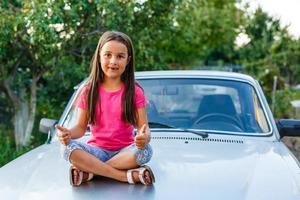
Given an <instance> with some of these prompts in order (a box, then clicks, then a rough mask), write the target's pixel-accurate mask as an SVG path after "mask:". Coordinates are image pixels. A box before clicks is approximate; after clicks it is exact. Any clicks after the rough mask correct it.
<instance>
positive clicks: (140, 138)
mask: <svg viewBox="0 0 300 200" xmlns="http://www.w3.org/2000/svg"><path fill="white" fill-rule="evenodd" d="M146 127H147V126H146V124H144V125H143V126H142V128H141V129H140V130H139V131H138V133H137V134H136V136H135V138H134V142H135V146H136V147H137V148H138V149H144V148H145V146H146V144H147V143H148V141H149V135H147V133H146Z"/></svg>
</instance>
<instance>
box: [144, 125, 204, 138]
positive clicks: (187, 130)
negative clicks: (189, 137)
mask: <svg viewBox="0 0 300 200" xmlns="http://www.w3.org/2000/svg"><path fill="white" fill-rule="evenodd" d="M148 124H149V126H150V127H151V126H152V127H151V128H172V129H176V130H175V131H180V132H189V133H194V134H196V135H199V136H201V137H202V138H207V137H208V133H205V132H203V131H196V130H192V129H186V128H178V127H175V126H172V125H169V124H164V123H161V122H148ZM153 126H154V127H153Z"/></svg>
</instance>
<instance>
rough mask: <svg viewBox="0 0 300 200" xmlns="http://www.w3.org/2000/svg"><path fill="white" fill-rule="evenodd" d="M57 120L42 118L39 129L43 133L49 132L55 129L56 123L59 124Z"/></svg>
mask: <svg viewBox="0 0 300 200" xmlns="http://www.w3.org/2000/svg"><path fill="white" fill-rule="evenodd" d="M57 122H58V121H57V120H54V119H47V118H42V119H41V121H40V127H39V131H40V132H42V133H46V134H48V133H49V131H50V130H51V131H52V129H54V126H55V124H57Z"/></svg>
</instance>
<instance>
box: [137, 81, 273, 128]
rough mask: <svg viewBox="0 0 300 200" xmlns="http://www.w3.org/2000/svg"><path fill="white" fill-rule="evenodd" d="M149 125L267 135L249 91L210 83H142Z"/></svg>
mask: <svg viewBox="0 0 300 200" xmlns="http://www.w3.org/2000/svg"><path fill="white" fill-rule="evenodd" d="M139 83H140V84H141V85H142V87H143V89H144V91H145V94H146V97H147V99H148V105H147V112H148V120H149V122H160V123H162V124H167V125H170V126H173V127H181V128H188V129H201V130H216V131H229V132H239V133H244V132H245V133H267V132H269V125H268V123H267V120H266V117H265V113H264V111H263V109H262V106H261V104H260V101H259V99H258V96H257V95H256V92H255V90H254V89H253V87H252V86H251V85H250V84H248V83H244V82H239V81H230V80H212V79H182V78H181V79H179V78H177V79H147V80H146V79H142V80H139Z"/></svg>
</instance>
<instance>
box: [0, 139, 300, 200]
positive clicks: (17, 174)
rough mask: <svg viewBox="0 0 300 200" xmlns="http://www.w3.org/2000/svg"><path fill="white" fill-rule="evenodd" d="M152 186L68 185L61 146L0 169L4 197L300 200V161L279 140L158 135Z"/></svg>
mask: <svg viewBox="0 0 300 200" xmlns="http://www.w3.org/2000/svg"><path fill="white" fill-rule="evenodd" d="M151 144H152V147H153V149H154V155H153V158H152V160H151V162H150V163H148V165H149V166H151V168H152V169H153V172H154V174H155V177H156V182H155V184H154V185H153V186H143V185H140V184H137V185H129V184H126V183H120V182H118V181H114V180H110V179H108V178H104V177H96V178H94V180H93V181H91V182H89V183H85V184H82V185H81V186H80V187H72V186H70V184H69V175H68V168H69V164H68V163H67V162H66V161H64V160H63V159H62V158H61V155H60V154H61V153H60V151H61V149H62V148H61V146H60V145H59V144H58V143H57V142H53V143H52V144H45V145H42V146H41V147H39V148H37V149H35V150H33V151H31V152H29V153H27V154H25V155H24V156H21V157H19V158H18V159H16V160H14V161H13V162H10V163H9V164H7V165H5V166H4V167H2V168H1V169H0V177H1V179H0V196H1V198H2V197H3V199H30V200H34V199H56V198H58V199H61V198H63V199H81V200H82V199H96V198H97V199H141V198H143V199H166V198H172V199H184V198H186V199H188V198H191V199H200V198H202V199H299V198H300V190H299V188H300V187H299V184H300V171H299V166H297V162H295V160H294V159H293V158H292V157H291V156H290V154H289V151H288V150H287V149H286V147H285V146H284V145H282V144H281V143H280V142H271V141H261V140H254V139H251V140H250V139H236V137H223V136H210V137H209V138H208V139H199V137H194V136H191V137H180V136H176V135H173V136H172V135H169V136H161V135H157V134H153V138H152V141H151Z"/></svg>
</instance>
